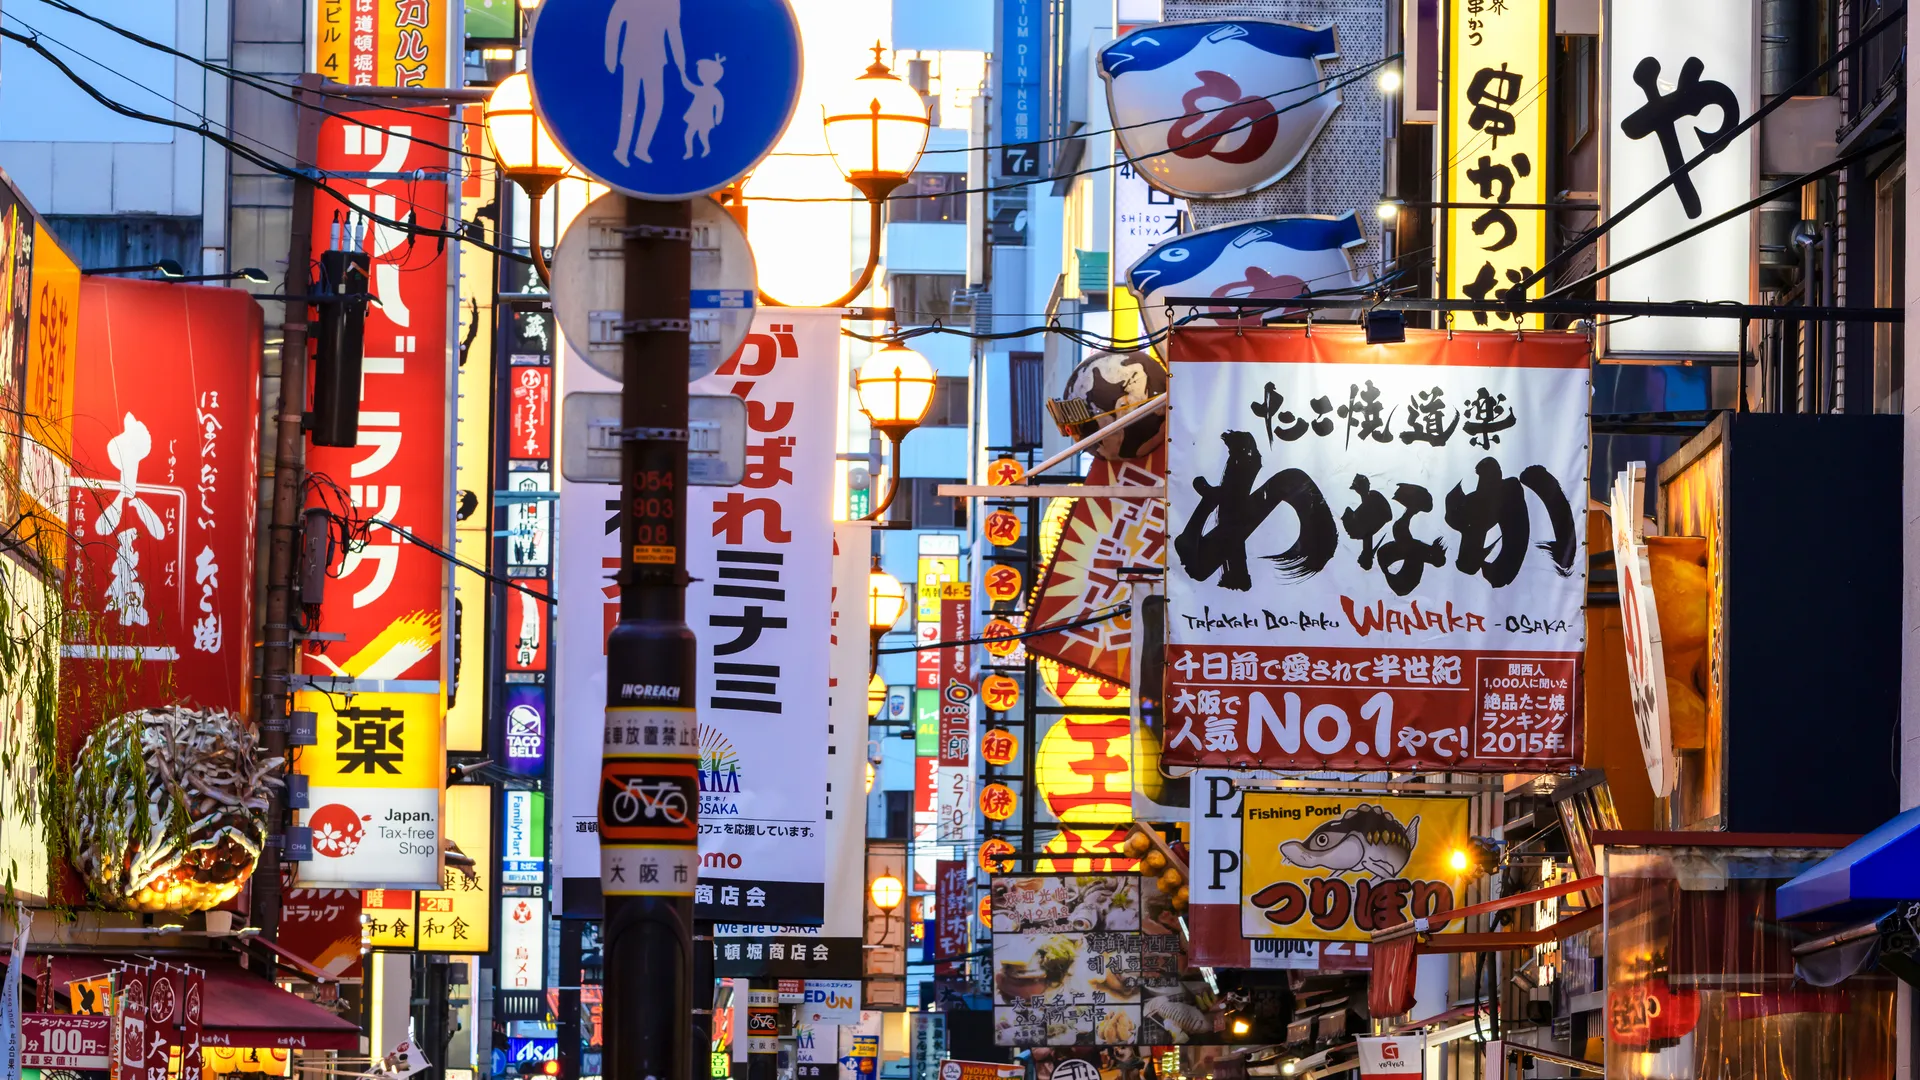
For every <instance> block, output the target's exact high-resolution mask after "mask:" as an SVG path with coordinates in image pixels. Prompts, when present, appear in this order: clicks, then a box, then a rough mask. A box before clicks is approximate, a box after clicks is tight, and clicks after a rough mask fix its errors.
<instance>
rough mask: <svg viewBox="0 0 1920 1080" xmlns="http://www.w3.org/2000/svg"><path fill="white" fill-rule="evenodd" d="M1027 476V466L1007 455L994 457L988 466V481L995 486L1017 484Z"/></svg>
mask: <svg viewBox="0 0 1920 1080" xmlns="http://www.w3.org/2000/svg"><path fill="white" fill-rule="evenodd" d="M1026 478H1027V468H1026V466H1024V465H1022V464H1020V463H1019V462H1018V461H1015V460H1014V459H1012V458H1010V457H1006V456H1005V455H1002V456H1000V457H997V458H994V459H993V464H991V465H989V466H987V483H989V484H991V485H993V486H994V487H1006V486H1007V485H1009V484H1017V483H1019V482H1020V481H1022V480H1025V479H1026Z"/></svg>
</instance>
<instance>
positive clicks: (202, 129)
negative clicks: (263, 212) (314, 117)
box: [0, 26, 533, 263]
mask: <svg viewBox="0 0 1920 1080" xmlns="http://www.w3.org/2000/svg"><path fill="white" fill-rule="evenodd" d="M0 38H6V39H7V40H9V41H18V42H20V43H21V44H22V45H25V46H27V47H28V48H30V49H32V50H33V51H34V52H36V53H39V54H40V55H41V56H42V57H44V58H45V59H46V60H47V62H48V63H51V64H52V65H53V66H54V67H56V68H58V69H59V70H60V73H61V74H63V75H65V76H66V77H67V78H68V79H69V80H70V81H72V83H73V84H74V85H75V86H78V87H79V88H80V89H81V90H82V91H84V92H85V93H86V94H87V96H89V97H91V98H93V99H94V100H95V101H97V102H99V103H100V104H101V105H103V106H105V107H106V108H107V109H109V110H111V111H112V112H115V113H118V114H119V115H121V116H125V117H128V118H129V119H133V120H144V121H146V122H148V123H150V124H159V125H161V126H162V127H170V128H177V129H179V130H181V131H191V132H194V133H196V134H198V135H200V136H201V137H202V138H205V139H210V140H212V141H214V142H216V143H219V144H220V145H221V146H224V147H226V148H227V149H228V150H230V151H232V152H233V153H234V154H236V155H238V156H239V157H241V158H243V159H245V160H247V161H250V162H252V163H254V164H255V165H258V166H260V167H261V168H262V169H265V170H267V171H269V172H271V173H274V174H275V175H278V176H284V177H287V178H288V179H290V180H295V181H300V182H304V183H310V184H312V185H313V186H314V188H315V189H316V190H318V191H321V192H325V193H326V194H327V195H328V196H329V197H330V198H332V199H333V200H334V201H336V202H338V203H340V205H341V206H343V207H345V208H346V209H348V210H350V211H352V212H353V213H356V214H359V215H361V216H362V217H365V218H366V219H367V220H369V221H372V222H375V223H377V224H380V225H384V226H386V227H388V228H390V229H395V230H399V231H401V232H404V233H407V234H409V235H413V236H430V237H437V238H440V239H445V240H453V241H456V242H463V243H468V244H472V245H474V246H475V247H478V248H480V249H481V250H484V251H490V252H492V253H493V254H495V255H498V256H500V257H502V258H505V259H512V260H513V261H515V262H522V263H531V262H532V261H533V259H532V257H531V256H530V255H522V254H520V253H519V252H517V251H512V250H510V249H508V248H503V247H500V246H498V245H495V244H489V243H487V242H485V241H483V240H480V239H478V238H476V237H474V236H473V235H471V234H470V233H468V232H465V231H461V230H454V229H436V228H433V227H431V226H427V225H421V224H419V223H417V222H405V221H399V220H396V219H394V218H390V217H386V216H383V215H381V214H378V213H375V212H373V211H372V210H370V209H367V208H364V207H360V206H356V205H354V203H353V201H352V200H351V199H350V198H348V196H346V195H344V194H342V193H341V192H339V191H337V190H335V189H333V188H331V187H329V186H327V185H326V184H325V183H324V182H322V181H319V180H316V179H314V178H313V177H311V176H308V175H306V174H305V173H303V172H301V171H299V170H297V169H290V168H288V167H287V166H285V165H282V164H280V163H279V162H277V161H273V160H271V159H269V158H267V157H266V156H265V155H263V154H261V153H260V152H259V151H256V150H254V149H253V148H252V147H249V146H246V145H244V144H243V143H241V142H239V141H238V140H236V139H231V138H228V137H227V136H224V135H221V134H219V133H217V132H215V131H213V130H212V127H211V125H210V124H205V123H203V124H198V125H195V124H189V123H187V122H186V121H184V120H175V119H173V118H171V117H165V116H155V115H154V114H152V113H149V112H143V111H141V110H139V109H135V108H133V107H132V106H129V105H124V104H122V103H120V102H118V101H115V100H113V99H112V98H110V97H108V96H106V95H105V94H103V93H101V92H100V90H99V89H98V88H96V87H95V86H94V85H93V84H92V83H90V82H88V81H87V80H86V79H83V78H81V77H80V76H79V75H78V74H76V73H75V72H74V70H73V68H71V67H69V66H68V65H67V63H66V62H65V61H64V60H62V59H60V57H58V56H56V55H54V53H53V51H52V50H50V49H48V48H47V47H46V46H45V45H42V44H41V43H40V42H39V41H37V40H35V39H33V38H31V37H28V36H27V35H25V34H22V33H20V32H18V31H15V30H9V29H7V28H5V27H4V26H0ZM436 212H443V211H439V210H438V209H436Z"/></svg>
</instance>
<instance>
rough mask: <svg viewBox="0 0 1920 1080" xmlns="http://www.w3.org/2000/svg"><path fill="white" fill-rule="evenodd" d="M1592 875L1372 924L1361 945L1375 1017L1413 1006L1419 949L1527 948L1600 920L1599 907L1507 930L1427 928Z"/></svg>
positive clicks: (1573, 885) (1549, 895)
mask: <svg viewBox="0 0 1920 1080" xmlns="http://www.w3.org/2000/svg"><path fill="white" fill-rule="evenodd" d="M1600 886H1601V880H1600V879H1599V878H1597V877H1590V878H1580V879H1578V880H1576V881H1564V882H1561V883H1560V884H1558V885H1549V886H1548V887H1546V888H1544V889H1534V890H1533V891H1531V892H1523V893H1515V894H1514V895H1512V896H1503V897H1501V898H1499V899H1498V900H1488V901H1485V902H1484V903H1479V904H1470V905H1468V906H1466V907H1463V908H1454V909H1453V910H1451V911H1439V912H1435V913H1434V914H1432V915H1430V916H1428V917H1427V918H1424V919H1415V920H1413V921H1412V922H1407V923H1401V924H1400V925H1398V926H1391V927H1388V928H1386V929H1384V930H1375V931H1374V932H1373V939H1372V941H1371V943H1370V946H1369V948H1368V950H1367V957H1368V959H1369V961H1370V962H1371V964H1372V979H1371V980H1370V982H1369V983H1368V988H1367V1004H1368V1007H1369V1009H1370V1010H1371V1011H1372V1013H1373V1015H1374V1017H1375V1018H1380V1019H1384V1018H1386V1017H1389V1016H1399V1015H1400V1014H1401V1013H1404V1012H1406V1011H1407V1010H1408V1009H1411V1008H1413V969H1414V958H1415V957H1416V956H1418V955H1420V954H1421V953H1447V952H1492V951H1497V950H1501V949H1527V948H1533V947H1535V946H1539V945H1544V944H1546V943H1547V942H1549V941H1559V940H1562V939H1564V938H1567V937H1571V936H1572V935H1574V934H1577V933H1579V932H1580V931H1582V930H1586V929H1590V928H1592V927H1595V926H1598V925H1600V919H1601V914H1602V910H1603V909H1602V908H1600V907H1599V906H1594V907H1590V908H1587V909H1586V910H1585V911H1578V912H1574V913H1573V914H1570V915H1568V916H1567V917H1566V918H1564V919H1561V920H1560V921H1559V922H1557V923H1555V924H1553V925H1552V926H1546V927H1541V928H1540V929H1538V930H1507V931H1496V932H1493V933H1485V934H1465V933H1462V934H1435V935H1433V936H1429V935H1428V931H1429V928H1431V927H1434V926H1445V925H1446V924H1447V923H1452V922H1457V923H1462V924H1464V923H1465V922H1466V920H1467V919H1469V918H1471V917H1473V916H1475V915H1488V914H1492V913H1493V912H1496V911H1506V910H1509V909H1511V908H1517V907H1524V906H1526V905H1528V904H1538V903H1543V902H1545V901H1548V900H1552V899H1555V898H1557V897H1561V896H1566V895H1568V894H1570V893H1576V892H1586V891H1588V890H1593V891H1596V892H1597V891H1599V889H1600Z"/></svg>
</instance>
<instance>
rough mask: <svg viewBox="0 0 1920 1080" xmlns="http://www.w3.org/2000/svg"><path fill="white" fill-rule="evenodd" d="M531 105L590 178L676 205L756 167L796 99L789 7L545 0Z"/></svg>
mask: <svg viewBox="0 0 1920 1080" xmlns="http://www.w3.org/2000/svg"><path fill="white" fill-rule="evenodd" d="M527 73H528V76H529V78H530V80H531V82H532V83H533V101H534V106H535V107H536V108H537V109H539V111H540V118H541V119H542V120H543V121H545V122H546V126H547V130H548V131H549V132H550V133H551V134H552V136H553V141H554V142H556V143H558V144H559V145H560V149H561V150H563V151H565V152H566V155H567V156H568V157H569V158H571V159H573V162H574V163H575V164H576V165H579V166H580V168H582V169H584V170H586V172H587V173H588V174H589V175H590V176H592V177H593V178H594V179H596V180H598V181H600V182H601V183H603V184H606V185H607V186H608V187H610V188H613V189H614V190H615V191H620V192H624V193H626V194H628V195H633V196H636V197H638V198H642V199H658V200H661V201H665V202H671V201H674V200H677V199H691V198H693V197H695V196H698V195H706V194H709V193H711V192H714V191H718V190H720V189H721V188H723V187H726V186H727V185H728V184H731V183H733V182H734V181H735V180H738V179H740V178H741V177H742V176H745V175H746V174H747V173H748V172H750V171H752V169H753V167H754V166H755V165H757V164H759V163H760V159H761V158H763V157H765V156H766V155H767V152H768V151H769V150H772V149H773V144H774V143H776V142H778V141H779V140H780V134H781V132H784V131H785V130H786V129H787V122H788V121H789V120H791V119H792V118H793V110H794V107H795V106H796V105H798V104H799V101H800V23H799V20H797V19H796V18H794V14H793V9H792V8H791V7H790V6H788V4H787V0H545V2H544V3H542V4H541V5H540V7H539V9H538V10H537V11H536V13H535V15H534V20H533V29H532V30H531V31H530V32H529V33H528V35H527Z"/></svg>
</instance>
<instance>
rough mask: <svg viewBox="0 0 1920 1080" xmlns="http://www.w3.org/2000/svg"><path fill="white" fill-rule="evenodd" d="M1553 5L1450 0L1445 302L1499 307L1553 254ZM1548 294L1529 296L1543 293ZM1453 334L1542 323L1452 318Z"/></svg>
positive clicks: (1531, 0) (1533, 0) (1538, 0)
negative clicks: (1547, 205)
mask: <svg viewBox="0 0 1920 1080" xmlns="http://www.w3.org/2000/svg"><path fill="white" fill-rule="evenodd" d="M1548 19H1549V8H1548V2H1547V0H1449V2H1448V19H1447V42H1448V44H1447V48H1448V51H1447V56H1448V64H1447V71H1448V78H1447V119H1446V124H1447V126H1446V133H1447V138H1446V154H1447V157H1446V170H1445V171H1446V193H1447V194H1446V199H1447V201H1448V202H1449V203H1455V204H1461V205H1459V206H1456V207H1454V208H1452V209H1449V210H1447V211H1446V212H1445V213H1446V259H1445V263H1444V269H1445V274H1446V295H1447V297H1448V298H1449V299H1454V300H1460V299H1471V300H1482V301H1488V302H1494V301H1498V300H1499V299H1501V297H1502V295H1503V294H1504V293H1505V292H1506V291H1507V290H1509V289H1512V288H1513V287H1514V285H1515V284H1517V283H1518V282H1519V281H1521V280H1523V279H1524V278H1525V277H1526V276H1527V275H1529V274H1531V273H1532V272H1533V271H1535V270H1537V269H1539V268H1540V264H1541V263H1542V262H1544V261H1545V260H1546V257H1547V215H1546V211H1544V210H1539V209H1522V208H1519V207H1526V206H1532V207H1538V206H1539V205H1540V204H1542V203H1544V202H1545V201H1546V196H1547V164H1548V163H1547V123H1548V119H1549V117H1551V115H1552V113H1551V112H1550V111H1549V109H1548V101H1547V72H1548V67H1547V64H1548V46H1549V44H1550V42H1551V41H1552V35H1551V29H1552V28H1551V25H1550V23H1549V22H1548ZM1541 291H1542V290H1541V287H1540V286H1538V285H1535V286H1533V287H1531V288H1529V289H1528V293H1529V295H1533V296H1538V295H1539V293H1540V292H1541ZM1453 325H1454V326H1455V327H1456V328H1462V329H1473V328H1476V327H1490V328H1495V329H1513V328H1516V327H1527V328H1530V329H1531V328H1537V327H1539V326H1540V325H1541V320H1540V316H1538V315H1529V316H1526V317H1524V318H1523V319H1520V320H1515V319H1514V318H1512V317H1511V316H1505V315H1494V314H1488V313H1484V312H1482V313H1475V314H1472V315H1466V314H1455V315H1454V317H1453Z"/></svg>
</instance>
